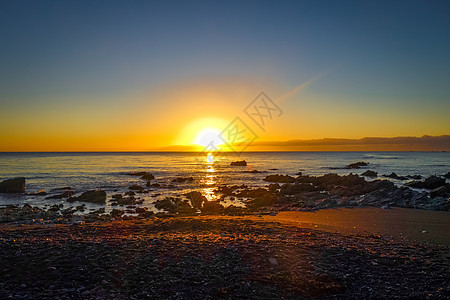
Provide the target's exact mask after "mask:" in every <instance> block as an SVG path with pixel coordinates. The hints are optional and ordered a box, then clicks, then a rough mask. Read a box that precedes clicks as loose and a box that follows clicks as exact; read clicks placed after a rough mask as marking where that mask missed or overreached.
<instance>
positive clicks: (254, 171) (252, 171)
mask: <svg viewBox="0 0 450 300" xmlns="http://www.w3.org/2000/svg"><path fill="white" fill-rule="evenodd" d="M243 172H244V173H265V171H258V170H251V171H243Z"/></svg>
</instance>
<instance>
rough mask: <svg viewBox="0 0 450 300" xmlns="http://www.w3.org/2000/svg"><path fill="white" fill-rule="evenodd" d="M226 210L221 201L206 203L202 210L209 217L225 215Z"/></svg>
mask: <svg viewBox="0 0 450 300" xmlns="http://www.w3.org/2000/svg"><path fill="white" fill-rule="evenodd" d="M224 210H225V208H224V207H223V205H222V204H220V203H219V201H205V202H204V203H203V207H202V208H201V211H202V213H203V214H208V215H218V214H221V213H223V212H224Z"/></svg>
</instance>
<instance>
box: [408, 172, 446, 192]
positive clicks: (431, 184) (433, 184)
mask: <svg viewBox="0 0 450 300" xmlns="http://www.w3.org/2000/svg"><path fill="white" fill-rule="evenodd" d="M406 185H407V186H410V187H413V188H419V189H429V190H432V189H435V188H438V187H440V186H443V185H445V179H444V178H441V177H439V176H436V175H432V176H430V177H428V178H426V179H425V180H424V181H413V182H409V183H407V184H406Z"/></svg>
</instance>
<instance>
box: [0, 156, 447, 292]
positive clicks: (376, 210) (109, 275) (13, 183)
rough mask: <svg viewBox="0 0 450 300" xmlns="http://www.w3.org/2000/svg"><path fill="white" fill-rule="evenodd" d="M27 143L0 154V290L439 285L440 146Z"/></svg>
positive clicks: (438, 288) (404, 288) (442, 264)
mask: <svg viewBox="0 0 450 300" xmlns="http://www.w3.org/2000/svg"><path fill="white" fill-rule="evenodd" d="M27 155H28V157H27ZM27 155H23V154H22V156H21V155H17V154H16V155H10V156H7V155H6V158H5V157H3V160H1V159H0V162H1V164H2V165H3V166H6V165H8V164H9V165H10V166H13V167H11V168H9V169H8V171H7V172H9V173H8V174H9V175H10V177H13V176H19V175H20V174H19V172H20V171H21V172H22V174H24V175H25V176H26V177H14V178H9V179H8V178H5V175H6V172H5V170H6V169H5V168H2V169H1V170H2V171H3V173H2V174H3V175H2V178H1V179H4V180H3V181H1V182H0V190H2V191H3V193H0V204H1V207H0V244H1V246H0V251H1V257H2V270H1V276H0V296H1V297H2V298H14V299H53V298H59V299H130V298H136V299H140V298H158V299H188V298H189V299H209V298H226V299H242V298H277V299H300V298H320V299H331V298H333V299H336V298H337V299H349V298H350V299H360V298H410V297H416V298H437V297H441V298H447V297H448V296H449V295H450V285H449V282H450V277H449V275H448V269H449V268H450V256H449V253H450V252H449V246H450V239H449V235H448V232H449V230H450V215H449V214H450V212H449V210H450V198H449V196H450V195H449V194H448V193H449V189H448V187H449V183H448V177H447V176H448V174H447V173H445V170H446V169H447V167H448V155H447V154H446V153H443V154H442V153H441V154H439V155H436V154H434V153H429V154H427V153H425V154H423V153H420V154H414V153H413V154H409V153H383V154H373V153H344V154H341V155H340V156H339V154H334V155H330V154H329V153H326V154H320V153H313V154H308V155H305V154H301V155H303V160H300V159H299V157H300V156H301V155H299V154H281V155H279V158H278V161H276V162H274V161H273V158H274V157H275V155H277V154H273V153H272V154H270V153H269V154H261V153H258V154H253V155H252V154H249V155H248V156H247V157H246V159H247V160H235V161H233V158H234V157H233V156H230V157H225V158H224V157H221V158H220V157H216V160H213V161H208V160H202V158H204V157H203V156H200V155H193V154H174V155H172V156H171V155H162V154H147V155H144V154H126V155H124V154H118V155H113V154H95V155H94V154H83V155H82V154H53V155H51V154H35V155H32V154H27ZM158 155H159V156H158ZM377 155H378V156H377ZM161 157H164V158H161ZM318 157H321V159H318ZM130 160H134V163H131V162H130ZM142 160H144V161H145V163H143V161H142ZM18 161H21V162H22V166H21V167H19V164H18ZM36 161H41V164H45V163H49V162H53V163H54V165H53V167H51V166H50V167H48V168H47V169H44V168H36V167H35V164H36ZM113 161H115V162H116V163H115V164H114V163H112V162H113ZM124 161H125V162H124ZM152 161H153V167H150V166H149V165H150V164H152ZM253 161H255V162H253ZM411 161H415V162H416V163H415V164H414V165H413V164H411ZM62 162H64V163H62ZM81 162H83V163H81ZM170 162H171V163H170ZM386 162H389V163H386ZM13 163H14V164H13ZM27 164H28V165H29V166H33V168H34V169H27ZM139 164H142V166H139ZM164 164H165V165H164ZM424 165H427V166H428V169H427V170H426V171H425V172H424V171H423V170H424V169H423V167H422V166H424ZM320 166H322V167H320ZM73 170H78V171H77V172H78V173H75V174H73V175H70V172H72V171H73ZM93 170H95V172H94V171H93ZM398 170H400V171H398ZM306 171H307V172H308V173H306ZM420 171H421V172H420ZM384 173H386V174H384ZM63 174H64V175H63ZM28 183H30V184H28ZM42 188H43V189H42Z"/></svg>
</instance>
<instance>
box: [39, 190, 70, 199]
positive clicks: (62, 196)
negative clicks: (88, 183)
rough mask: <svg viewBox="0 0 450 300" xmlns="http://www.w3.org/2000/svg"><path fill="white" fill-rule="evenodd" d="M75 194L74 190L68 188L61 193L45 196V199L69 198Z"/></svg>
mask: <svg viewBox="0 0 450 300" xmlns="http://www.w3.org/2000/svg"><path fill="white" fill-rule="evenodd" d="M73 194H74V192H73V191H72V190H67V191H64V192H62V193H61V194H57V195H52V196H48V197H45V199H47V200H50V199H62V198H69V197H71V196H72V195H73Z"/></svg>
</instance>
